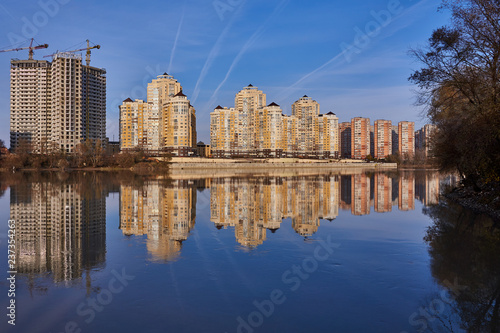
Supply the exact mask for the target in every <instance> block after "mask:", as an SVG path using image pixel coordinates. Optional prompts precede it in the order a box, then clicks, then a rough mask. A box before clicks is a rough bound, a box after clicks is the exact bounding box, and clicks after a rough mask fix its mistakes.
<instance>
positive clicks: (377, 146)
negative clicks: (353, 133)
mask: <svg viewBox="0 0 500 333" xmlns="http://www.w3.org/2000/svg"><path fill="white" fill-rule="evenodd" d="M373 140H374V144H373V146H374V155H373V157H374V158H376V159H383V158H386V157H387V156H389V155H391V154H392V122H391V121H390V120H375V123H374V134H373Z"/></svg>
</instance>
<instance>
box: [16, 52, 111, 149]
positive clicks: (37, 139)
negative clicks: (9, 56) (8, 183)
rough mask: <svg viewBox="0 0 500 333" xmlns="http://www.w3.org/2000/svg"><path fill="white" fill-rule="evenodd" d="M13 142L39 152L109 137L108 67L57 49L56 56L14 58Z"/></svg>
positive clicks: (102, 140)
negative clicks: (88, 64)
mask: <svg viewBox="0 0 500 333" xmlns="http://www.w3.org/2000/svg"><path fill="white" fill-rule="evenodd" d="M10 111H11V112H10V146H11V148H12V149H14V150H15V149H16V148H17V147H18V146H19V145H20V144H21V143H25V144H27V145H29V147H30V148H29V149H30V150H31V151H32V152H36V153H47V152H51V151H61V150H62V151H64V152H67V153H72V152H74V151H75V148H76V146H77V145H78V144H80V143H82V142H85V141H86V140H90V141H91V142H92V143H93V144H96V143H99V144H101V145H104V142H105V141H106V70H105V69H102V68H96V67H91V66H85V65H83V64H82V58H81V55H78V54H73V53H64V52H60V53H56V54H55V55H54V57H53V60H52V62H48V61H40V60H12V61H11V85H10Z"/></svg>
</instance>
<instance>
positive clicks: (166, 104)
mask: <svg viewBox="0 0 500 333" xmlns="http://www.w3.org/2000/svg"><path fill="white" fill-rule="evenodd" d="M147 92H148V93H147V95H148V101H147V103H146V102H144V101H142V100H136V101H135V102H134V101H132V100H131V99H127V100H125V101H123V104H122V105H121V106H120V145H121V146H120V147H121V150H128V149H143V150H145V151H147V152H149V153H150V154H159V153H160V152H169V153H171V154H172V155H174V156H190V155H193V154H194V153H195V151H196V142H197V136H196V113H195V112H196V111H195V109H194V107H193V106H192V105H191V103H190V101H189V99H188V98H187V96H186V95H185V94H184V93H183V92H182V86H181V85H180V83H179V82H177V80H176V79H174V78H173V76H171V75H168V74H167V73H164V74H163V75H159V76H157V78H156V79H154V80H152V82H150V83H149V84H148V89H147ZM130 110H132V111H133V110H135V112H130ZM132 138H133V139H134V140H132Z"/></svg>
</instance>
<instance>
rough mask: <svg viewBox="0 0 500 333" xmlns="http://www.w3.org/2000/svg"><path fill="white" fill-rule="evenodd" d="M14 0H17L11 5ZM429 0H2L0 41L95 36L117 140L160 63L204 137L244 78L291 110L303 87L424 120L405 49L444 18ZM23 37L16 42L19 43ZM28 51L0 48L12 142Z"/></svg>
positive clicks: (366, 109)
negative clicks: (14, 72) (19, 65)
mask: <svg viewBox="0 0 500 333" xmlns="http://www.w3.org/2000/svg"><path fill="white" fill-rule="evenodd" d="M20 3H22V5H21V4H20ZM438 7H439V1H436V0H421V1H418V0H399V1H398V0H371V1H368V0H351V1H331V0H329V1H326V0H311V1H298V0H266V1H261V0H252V1H250V0H178V1H171V0H163V1H157V0H151V1H125V0H122V1H116V0H110V1H102V0H101V1H96V0H87V1H79V0H40V1H31V0H23V1H22V2H20V1H18V0H16V1H14V0H3V1H2V2H1V3H0V49H6V48H10V47H11V46H17V45H21V44H22V45H23V46H26V45H27V44H28V43H29V42H27V40H28V39H29V38H31V37H34V38H35V41H37V42H38V43H40V44H42V43H48V44H49V48H48V49H44V50H38V51H35V58H36V59H49V58H43V56H44V55H48V54H51V53H54V52H55V51H56V50H72V49H76V48H81V47H84V45H83V44H84V41H85V40H86V39H90V41H91V42H93V43H95V44H100V45H101V49H100V50H94V51H93V52H92V62H91V65H93V66H96V67H103V68H106V70H107V135H108V137H109V138H110V139H111V140H112V139H113V138H114V139H115V140H117V139H118V118H119V113H118V105H119V104H120V103H121V101H122V100H124V99H126V98H127V97H131V98H133V99H134V98H141V99H146V86H147V83H148V82H150V81H151V80H152V79H153V78H155V77H156V75H159V74H162V73H163V72H168V73H169V74H171V75H173V76H174V77H175V78H176V79H177V80H178V81H179V82H180V83H181V84H182V86H183V88H184V93H185V94H186V95H187V96H188V98H189V99H190V100H191V103H192V104H193V105H194V107H195V108H196V113H197V130H198V138H199V139H200V140H203V141H205V142H209V140H210V129H209V121H210V112H211V111H213V109H214V107H216V106H217V105H219V104H220V105H222V106H229V107H230V106H233V105H234V95H235V94H236V93H237V92H238V91H239V90H241V89H242V88H243V87H244V86H247V85H248V84H250V83H251V84H253V85H254V86H257V87H259V89H261V90H263V91H264V93H266V94H267V102H268V103H271V102H273V101H274V102H276V103H278V104H279V105H281V107H282V109H283V110H284V113H286V114H290V112H291V104H292V103H293V102H294V101H296V100H297V99H299V98H300V97H302V96H303V95H305V94H307V95H308V96H310V97H312V98H314V99H315V100H316V101H318V102H319V103H320V105H321V112H322V113H327V112H329V111H333V112H334V113H336V114H337V115H338V116H339V119H340V121H349V120H350V119H351V118H352V117H356V116H363V117H369V118H370V119H371V122H372V123H373V121H375V120H376V119H389V120H392V121H393V122H398V121H402V120H410V121H415V122H416V127H417V128H420V127H421V126H422V125H424V124H425V123H426V120H425V119H424V118H423V117H422V116H421V109H420V108H417V107H415V106H413V103H414V101H415V97H414V93H413V92H412V89H414V87H413V86H412V85H411V84H410V83H409V82H408V80H407V78H408V76H409V75H410V74H411V73H412V71H413V70H415V69H418V68H419V64H418V63H415V62H414V61H413V59H411V58H410V57H409V56H408V49H409V48H410V47H416V46H419V45H423V44H424V43H425V42H426V41H427V39H428V38H429V36H430V35H431V33H432V30H434V29H435V28H437V27H439V26H442V25H445V24H446V23H447V22H448V19H449V17H448V14H447V13H443V12H438V11H437V9H438ZM22 41H24V43H22ZM27 57H28V52H27V51H20V52H8V53H0V139H2V140H4V141H5V143H6V144H7V145H8V144H9V108H10V106H9V80H10V78H9V64H10V59H11V58H19V59H27Z"/></svg>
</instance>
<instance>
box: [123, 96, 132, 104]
mask: <svg viewBox="0 0 500 333" xmlns="http://www.w3.org/2000/svg"><path fill="white" fill-rule="evenodd" d="M126 102H133V100H131V99H130V97H129V98H127V99H126V100H124V101H123V103H126Z"/></svg>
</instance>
